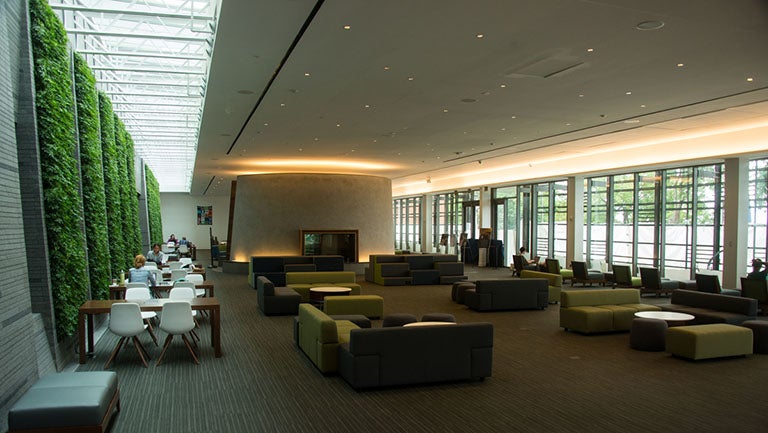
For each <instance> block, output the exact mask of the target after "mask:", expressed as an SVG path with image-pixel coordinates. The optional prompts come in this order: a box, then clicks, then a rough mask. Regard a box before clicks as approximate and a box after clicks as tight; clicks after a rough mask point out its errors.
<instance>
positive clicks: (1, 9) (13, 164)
mask: <svg viewBox="0 0 768 433" xmlns="http://www.w3.org/2000/svg"><path fill="white" fill-rule="evenodd" d="M26 11H27V4H26V0H8V1H3V2H0V206H1V207H2V209H3V211H2V212H0V239H2V241H1V242H0V257H2V260H0V275H2V276H3V284H2V285H0V431H5V430H6V429H7V419H8V416H7V412H8V409H9V408H10V406H12V405H13V403H14V402H15V401H16V400H17V399H18V397H19V396H20V395H21V393H23V392H24V391H26V389H27V388H28V387H29V386H31V385H32V383H34V382H35V381H36V380H37V378H38V377H40V376H42V375H45V374H48V373H51V372H54V371H56V366H55V363H54V361H53V356H52V350H51V348H52V347H55V346H56V345H55V344H54V343H53V342H54V341H55V336H54V335H53V333H52V330H53V323H52V311H51V309H50V289H49V287H48V286H49V285H50V282H49V281H50V278H48V277H47V274H48V272H47V269H48V267H47V263H46V264H43V265H42V266H43V267H39V266H40V264H39V263H37V264H33V263H31V262H29V261H28V257H32V256H36V257H41V256H42V257H45V256H46V254H45V247H44V245H45V241H44V233H45V232H44V230H40V228H41V227H42V226H41V224H42V216H40V217H39V219H38V220H37V221H36V222H35V221H34V217H32V219H31V220H30V221H29V223H27V220H26V218H27V216H28V215H27V209H28V208H29V209H32V212H34V211H35V208H36V209H37V212H38V213H39V215H42V213H41V212H42V203H41V200H40V195H39V187H38V188H37V190H36V189H35V185H34V183H36V184H37V185H39V183H40V176H39V173H38V172H37V171H36V169H35V168H34V167H33V166H34V163H31V164H27V165H26V166H25V165H24V164H22V167H20V165H19V158H20V157H22V158H26V157H27V156H26V154H25V153H24V152H20V147H21V148H25V147H26V149H36V148H37V146H36V144H35V142H36V141H35V136H36V133H35V129H34V115H33V110H32V107H33V104H32V101H33V99H32V82H31V80H32V76H31V70H30V58H29V40H28V29H27V21H28V14H27V12H26ZM20 143H23V144H22V145H21V146H20V145H19V144H20ZM28 151H29V150H27V152H28ZM33 162H34V161H33ZM22 179H23V180H22ZM30 179H31V180H30ZM28 182H32V183H33V185H30V184H29V183H28ZM21 185H24V197H22V188H21ZM34 194H37V197H36V198H35V195H34ZM22 201H24V205H22ZM35 202H37V203H35ZM25 224H26V225H29V226H30V227H31V228H33V230H32V231H27V232H25ZM36 224H37V225H38V226H40V227H37V229H36V230H35V229H34V226H35V225H36ZM30 227H28V228H30ZM43 228H44V227H43ZM35 231H38V232H40V235H38V236H36V235H35ZM30 236H31V237H30ZM40 236H42V237H40ZM27 246H30V248H27ZM28 253H29V255H28ZM28 266H30V267H31V269H34V270H35V272H34V273H33V275H36V276H37V277H36V278H35V281H36V282H37V283H36V284H37V285H38V291H37V292H35V291H34V290H33V289H32V287H31V285H30V278H29V275H28ZM41 271H42V272H41ZM46 292H47V293H48V295H47V297H46V295H45V293H46ZM33 293H35V295H34V296H33ZM46 298H47V299H46ZM33 299H36V300H35V301H34V302H35V303H36V305H35V307H33ZM40 312H42V314H40Z"/></svg>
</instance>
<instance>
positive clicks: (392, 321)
mask: <svg viewBox="0 0 768 433" xmlns="http://www.w3.org/2000/svg"><path fill="white" fill-rule="evenodd" d="M418 321H419V319H418V318H417V317H416V316H414V315H413V314H405V313H396V314H388V315H386V316H384V319H383V320H382V323H381V326H382V327H383V328H390V327H393V326H403V325H406V324H408V323H413V322H418Z"/></svg>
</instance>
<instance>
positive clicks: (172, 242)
mask: <svg viewBox="0 0 768 433" xmlns="http://www.w3.org/2000/svg"><path fill="white" fill-rule="evenodd" d="M177 242H178V240H177V239H176V235H175V234H173V233H171V236H170V237H169V238H168V240H167V241H166V243H167V244H173V245H176V243H177Z"/></svg>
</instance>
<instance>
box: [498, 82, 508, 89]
mask: <svg viewBox="0 0 768 433" xmlns="http://www.w3.org/2000/svg"><path fill="white" fill-rule="evenodd" d="M499 87H501V88H502V89H503V88H505V87H507V85H506V84H503V83H502V84H499Z"/></svg>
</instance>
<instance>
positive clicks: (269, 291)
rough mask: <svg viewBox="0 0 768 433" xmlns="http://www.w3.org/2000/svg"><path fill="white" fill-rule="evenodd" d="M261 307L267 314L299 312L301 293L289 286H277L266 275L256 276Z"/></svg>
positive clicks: (294, 313)
mask: <svg viewBox="0 0 768 433" xmlns="http://www.w3.org/2000/svg"><path fill="white" fill-rule="evenodd" d="M256 290H258V292H257V295H256V296H257V298H258V301H259V308H260V309H261V311H262V312H264V314H265V315H267V316H272V315H278V314H293V315H296V314H298V313H299V303H300V302H301V295H299V294H298V293H296V292H295V291H294V290H293V289H290V288H288V287H275V285H274V284H272V281H270V280H269V279H268V278H266V277H262V276H259V277H256Z"/></svg>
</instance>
